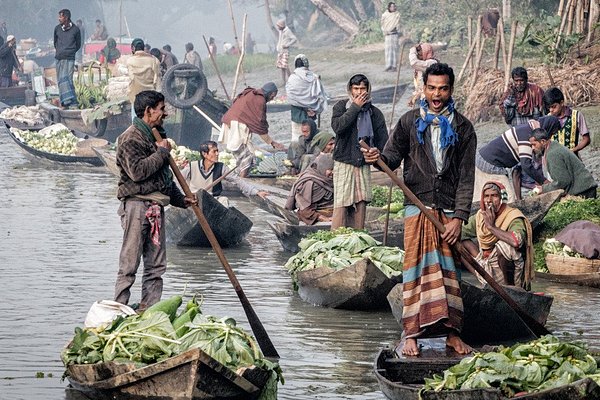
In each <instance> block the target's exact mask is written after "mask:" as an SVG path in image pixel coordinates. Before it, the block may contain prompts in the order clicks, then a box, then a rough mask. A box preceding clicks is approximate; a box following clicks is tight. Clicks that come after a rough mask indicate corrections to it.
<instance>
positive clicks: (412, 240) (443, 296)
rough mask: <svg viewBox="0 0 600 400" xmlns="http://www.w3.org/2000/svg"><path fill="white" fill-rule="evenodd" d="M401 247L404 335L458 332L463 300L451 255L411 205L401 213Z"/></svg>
mask: <svg viewBox="0 0 600 400" xmlns="http://www.w3.org/2000/svg"><path fill="white" fill-rule="evenodd" d="M433 213H434V214H435V215H436V216H437V217H438V219H440V220H441V221H442V222H443V223H447V222H448V220H449V218H451V217H452V213H444V212H442V211H441V210H433ZM404 249H405V250H406V253H405V255H404V267H403V272H402V282H403V291H402V299H403V303H404V308H403V310H402V326H403V328H404V337H406V338H417V337H420V336H425V337H435V336H446V335H447V334H448V330H449V329H453V330H455V331H456V332H460V331H461V329H462V322H463V302H462V297H461V293H460V286H459V279H460V276H459V273H458V271H457V269H456V267H455V257H454V254H453V253H452V250H451V248H450V245H449V244H448V243H446V242H444V241H443V240H442V238H441V236H440V233H439V232H438V230H437V229H436V228H435V226H434V225H433V223H432V222H431V221H429V220H428V219H427V217H425V215H423V214H422V213H421V211H420V210H419V209H418V208H417V207H416V206H413V205H409V206H407V207H406V209H405V212H404Z"/></svg>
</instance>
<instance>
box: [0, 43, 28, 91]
mask: <svg viewBox="0 0 600 400" xmlns="http://www.w3.org/2000/svg"><path fill="white" fill-rule="evenodd" d="M16 47H17V39H15V37H14V36H13V35H8V36H7V37H6V43H4V44H3V45H2V46H0V87H11V86H13V85H14V83H13V79H12V74H13V68H16V69H18V70H20V71H21V72H23V67H21V63H20V62H19V60H18V59H17V53H16V51H15V49H16Z"/></svg>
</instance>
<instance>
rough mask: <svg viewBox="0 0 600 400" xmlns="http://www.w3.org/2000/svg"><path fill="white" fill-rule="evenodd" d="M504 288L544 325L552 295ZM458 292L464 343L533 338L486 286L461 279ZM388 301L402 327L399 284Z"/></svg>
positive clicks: (508, 308)
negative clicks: (459, 294) (462, 316)
mask: <svg viewBox="0 0 600 400" xmlns="http://www.w3.org/2000/svg"><path fill="white" fill-rule="evenodd" d="M465 275H466V274H465ZM503 288H504V290H506V292H507V293H508V295H509V296H510V297H512V298H513V299H514V300H515V301H516V302H517V304H518V305H519V306H521V308H522V309H523V310H526V312H527V313H529V315H531V316H532V317H533V318H534V319H535V320H536V321H538V322H539V323H540V324H542V325H545V324H546V320H547V319H548V314H550V307H551V306H552V302H553V300H554V298H553V297H552V296H547V295H541V294H535V293H531V292H527V291H525V290H523V289H521V288H517V287H512V286H503ZM460 289H461V292H462V298H463V308H464V320H463V321H464V322H463V330H462V332H461V338H462V339H463V340H464V341H465V342H467V343H469V344H471V345H473V344H482V340H483V341H485V343H486V344H499V343H504V342H507V341H517V340H531V339H534V338H535V336H533V333H532V332H531V331H530V330H529V329H528V328H527V326H526V325H525V324H524V323H523V322H522V321H521V319H520V318H519V317H518V316H517V314H516V313H515V312H514V311H513V310H512V308H510V307H509V305H508V304H506V302H504V300H502V298H501V297H500V296H499V295H498V294H497V293H496V292H495V291H494V290H493V289H491V288H490V287H489V286H487V285H486V286H485V287H484V288H481V287H479V286H477V285H474V284H471V283H469V282H467V281H466V280H465V279H463V280H461V282H460ZM387 299H388V301H389V303H390V306H391V308H392V314H394V318H396V321H398V323H399V324H402V285H401V284H399V285H396V286H395V287H394V288H393V289H392V290H391V291H390V292H389V294H388V295H387Z"/></svg>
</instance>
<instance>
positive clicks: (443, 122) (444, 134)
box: [415, 98, 458, 149]
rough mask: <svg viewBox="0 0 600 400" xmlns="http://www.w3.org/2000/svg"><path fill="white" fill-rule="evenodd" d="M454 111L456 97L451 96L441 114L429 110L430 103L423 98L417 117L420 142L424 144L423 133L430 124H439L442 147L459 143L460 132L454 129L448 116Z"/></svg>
mask: <svg viewBox="0 0 600 400" xmlns="http://www.w3.org/2000/svg"><path fill="white" fill-rule="evenodd" d="M453 112H454V99H453V98H450V101H449V102H448V104H447V105H446V107H444V109H443V110H442V112H440V113H439V114H433V113H430V112H429V104H428V103H427V100H426V99H421V103H420V116H419V118H417V121H416V123H415V124H416V126H417V140H418V141H419V144H424V143H425V142H424V140H423V134H424V133H425V131H426V130H427V128H428V127H429V125H431V124H433V125H439V127H440V129H441V137H440V144H441V147H442V149H445V148H446V147H448V146H452V145H454V144H456V143H458V134H457V133H456V132H454V129H452V125H451V124H450V121H449V120H448V117H449V116H450V115H452V113H453Z"/></svg>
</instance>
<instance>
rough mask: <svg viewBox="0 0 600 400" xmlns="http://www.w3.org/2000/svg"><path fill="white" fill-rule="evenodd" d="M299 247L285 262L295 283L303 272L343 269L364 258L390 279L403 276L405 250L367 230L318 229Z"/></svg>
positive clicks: (301, 242)
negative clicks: (384, 243) (372, 234)
mask: <svg viewBox="0 0 600 400" xmlns="http://www.w3.org/2000/svg"><path fill="white" fill-rule="evenodd" d="M298 247H299V248H300V251H299V252H298V253H297V254H296V255H294V256H293V257H291V258H290V259H289V260H288V261H287V262H286V263H285V267H286V268H287V270H288V272H289V273H290V274H291V275H292V279H293V280H294V282H296V281H297V274H298V272H300V271H306V270H309V269H315V268H319V267H329V268H333V269H342V268H346V267H348V266H350V265H352V264H354V263H355V262H357V261H360V260H362V259H363V258H368V259H370V260H371V261H372V262H373V264H375V266H377V268H379V269H380V270H381V271H382V272H383V273H384V274H385V275H386V276H387V277H389V278H391V277H392V276H399V275H402V263H403V261H404V251H403V250H400V249H399V248H398V247H387V246H381V243H380V242H378V241H377V240H375V239H373V238H372V237H371V236H370V235H369V234H367V233H366V232H364V231H359V230H354V229H351V228H338V229H336V230H334V231H325V230H323V231H317V232H315V233H313V234H311V235H308V236H307V237H306V238H304V239H302V240H301V241H300V243H299V244H298Z"/></svg>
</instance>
